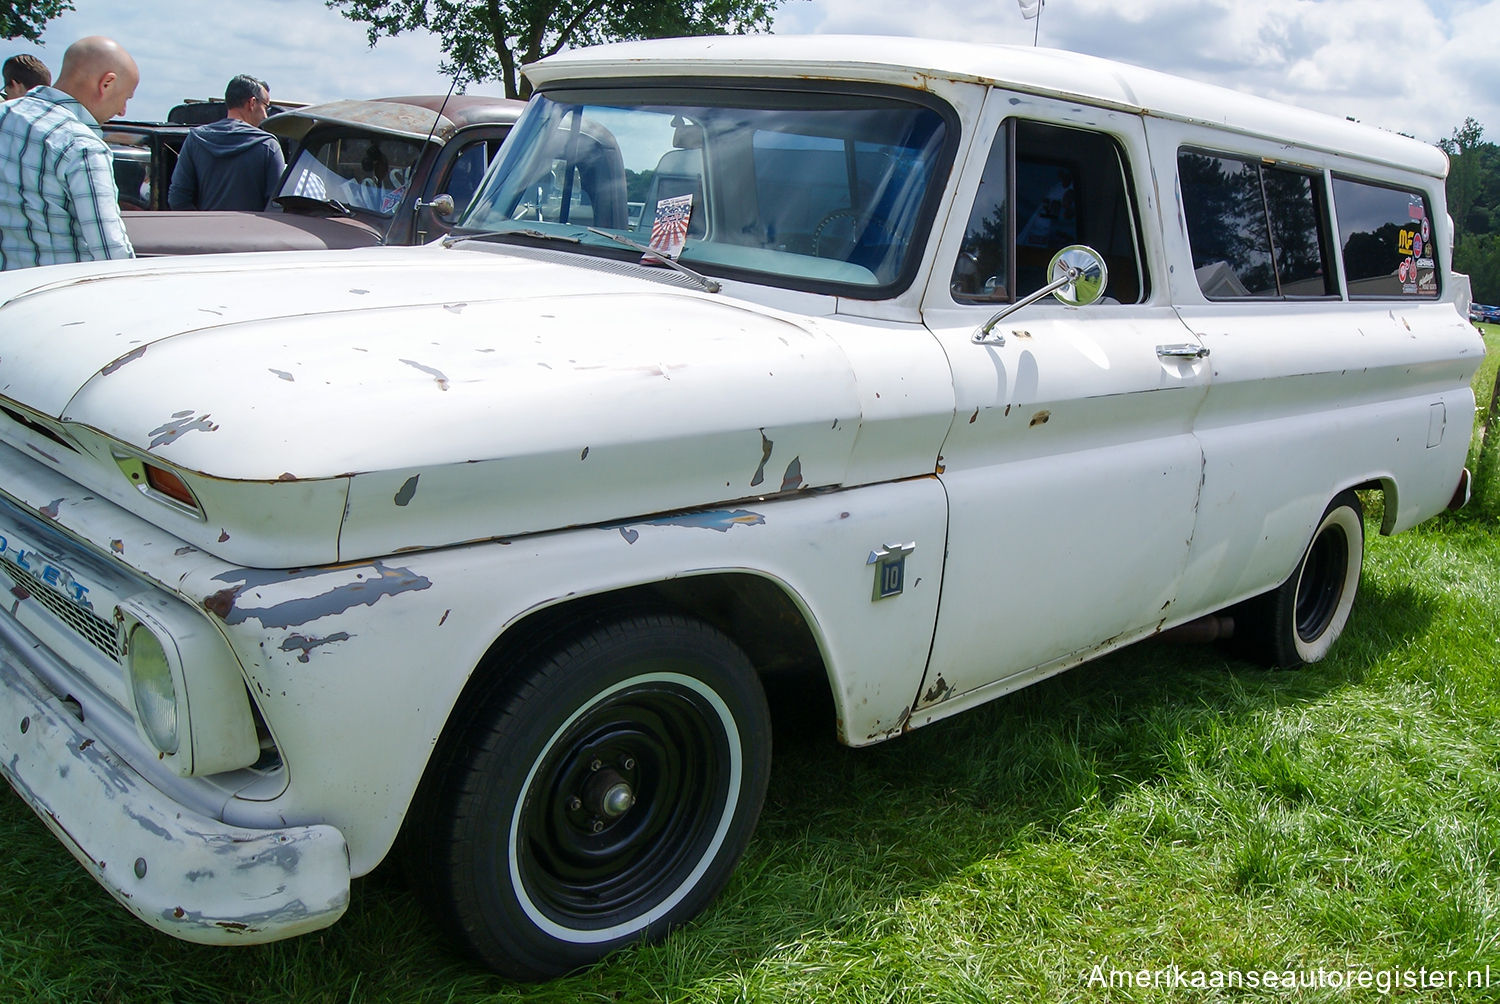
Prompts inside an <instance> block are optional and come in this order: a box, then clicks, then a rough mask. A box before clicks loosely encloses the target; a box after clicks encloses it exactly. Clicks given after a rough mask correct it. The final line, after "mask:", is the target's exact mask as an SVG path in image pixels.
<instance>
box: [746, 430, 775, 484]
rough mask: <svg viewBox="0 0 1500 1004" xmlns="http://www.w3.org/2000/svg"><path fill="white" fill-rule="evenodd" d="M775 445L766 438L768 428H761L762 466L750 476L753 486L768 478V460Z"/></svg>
mask: <svg viewBox="0 0 1500 1004" xmlns="http://www.w3.org/2000/svg"><path fill="white" fill-rule="evenodd" d="M775 445H776V444H775V443H773V442H771V440H769V439H767V438H766V430H765V429H762V430H760V466H759V467H757V468H755V474H754V476H752V477H751V478H750V486H751V487H752V488H753V487H755V486H756V485H758V484H760V483H761V482H763V481H765V480H766V461H768V460H770V459H771V450H772V448H773V447H774V446H775Z"/></svg>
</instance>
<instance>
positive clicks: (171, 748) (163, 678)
mask: <svg viewBox="0 0 1500 1004" xmlns="http://www.w3.org/2000/svg"><path fill="white" fill-rule="evenodd" d="M126 644H127V651H128V652H129V655H128V656H127V659H128V662H129V669H130V694H131V697H132V699H133V700H134V701H135V714H136V717H137V718H138V719H140V722H141V727H142V728H143V729H145V730H146V737H147V738H148V739H150V740H151V742H152V744H153V745H155V746H156V748H157V749H158V750H159V751H160V752H162V753H165V754H167V755H168V756H170V755H171V754H173V753H176V752H177V683H176V681H175V680H174V679H173V678H172V664H171V663H169V662H168V661H167V652H166V649H164V648H162V644H161V641H160V640H159V639H158V638H157V637H156V635H155V634H153V633H152V632H151V630H150V629H149V628H147V627H146V626H145V625H143V624H137V625H135V627H133V628H131V629H130V636H129V639H128V641H127V643H126Z"/></svg>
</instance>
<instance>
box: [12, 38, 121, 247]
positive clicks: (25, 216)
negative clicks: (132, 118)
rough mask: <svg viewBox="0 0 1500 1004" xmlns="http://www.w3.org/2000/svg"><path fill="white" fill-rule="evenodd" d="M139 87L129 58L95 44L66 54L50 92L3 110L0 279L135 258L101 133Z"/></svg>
mask: <svg viewBox="0 0 1500 1004" xmlns="http://www.w3.org/2000/svg"><path fill="white" fill-rule="evenodd" d="M140 79H141V75H140V71H139V70H138V69H136V65H135V60H133V59H131V58H130V53H128V52H126V51H125V50H124V49H123V48H121V47H120V45H119V44H118V43H116V42H114V41H112V40H111V39H108V38H104V37H103V36H99V35H95V36H91V37H89V38H83V39H79V40H78V41H77V42H74V43H73V44H72V45H70V46H68V51H67V52H65V53H63V61H62V69H61V70H60V71H59V73H58V75H57V83H56V84H55V85H53V86H50V87H48V86H41V87H34V88H32V89H31V90H30V91H28V92H27V93H26V94H25V95H23V96H22V97H19V98H17V99H16V100H14V101H8V102H6V103H5V104H3V105H0V270H3V269H15V268H29V267H31V266H34V265H53V264H57V263H60V262H70V261H95V260H99V259H103V258H130V257H132V256H133V255H134V254H135V251H134V249H133V248H131V246H130V238H129V237H128V236H126V234H125V224H124V222H123V221H122V220H121V219H120V203H119V199H120V193H119V190H118V189H117V188H116V187H115V172H114V158H113V156H112V155H111V154H110V152H109V147H108V146H107V145H106V144H105V142H104V132H103V129H101V128H100V126H101V124H102V123H104V122H108V121H109V120H110V119H112V118H114V117H115V116H116V115H119V114H121V113H123V112H124V111H125V104H126V102H128V101H129V100H130V99H131V97H133V96H134V95H135V88H136V85H137V84H138V83H139V82H140Z"/></svg>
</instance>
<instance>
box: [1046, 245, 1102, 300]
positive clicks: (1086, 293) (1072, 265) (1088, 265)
mask: <svg viewBox="0 0 1500 1004" xmlns="http://www.w3.org/2000/svg"><path fill="white" fill-rule="evenodd" d="M1047 275H1048V277H1049V278H1050V279H1051V280H1052V282H1054V283H1055V282H1057V281H1058V280H1062V284H1061V285H1059V286H1058V287H1057V288H1056V289H1054V290H1053V291H1052V295H1053V296H1055V297H1057V299H1058V302H1060V303H1063V304H1066V305H1067V306H1069V307H1087V306H1088V305H1089V304H1091V303H1098V302H1099V299H1100V298H1101V297H1103V296H1104V288H1105V287H1106V286H1107V285H1109V267H1108V266H1107V265H1105V264H1104V256H1103V255H1101V254H1100V253H1099V252H1098V251H1095V250H1094V249H1093V248H1091V247H1087V246H1086V245H1083V244H1070V245H1068V246H1067V247H1065V248H1063V249H1062V250H1061V251H1059V252H1057V254H1055V255H1053V256H1052V263H1051V264H1050V265H1048V266H1047Z"/></svg>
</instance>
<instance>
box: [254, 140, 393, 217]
mask: <svg viewBox="0 0 1500 1004" xmlns="http://www.w3.org/2000/svg"><path fill="white" fill-rule="evenodd" d="M421 155H422V144H421V143H419V142H417V141H416V140H412V139H403V138H401V137H399V136H388V135H385V134H383V133H358V132H357V133H350V132H347V131H346V132H340V133H334V134H331V135H330V134H325V135H323V136H310V137H308V140H307V141H305V142H304V144H303V147H302V150H301V152H300V153H298V155H297V159H296V160H295V161H294V162H293V163H292V167H291V170H290V171H288V172H287V174H286V178H285V179H284V180H283V181H282V183H281V191H280V192H278V193H277V198H280V197H282V196H287V195H291V196H296V197H299V198H304V199H316V200H317V201H319V202H339V203H342V204H343V205H346V206H348V207H350V208H351V209H361V210H364V211H366V212H371V213H375V214H377V215H380V216H391V215H393V214H394V213H395V212H396V207H397V206H399V205H401V200H402V199H403V198H404V197H405V195H406V186H407V185H408V184H409V183H410V182H411V175H412V169H413V168H414V167H415V166H416V164H417V161H418V160H419V159H420V158H421Z"/></svg>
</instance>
